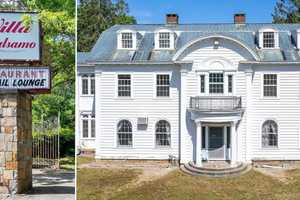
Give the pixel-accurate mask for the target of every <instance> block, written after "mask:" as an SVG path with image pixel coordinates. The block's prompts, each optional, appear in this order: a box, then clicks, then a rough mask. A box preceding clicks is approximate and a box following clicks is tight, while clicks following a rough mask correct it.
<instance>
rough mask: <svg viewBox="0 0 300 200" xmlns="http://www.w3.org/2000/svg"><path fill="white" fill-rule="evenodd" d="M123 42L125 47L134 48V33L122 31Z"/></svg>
mask: <svg viewBox="0 0 300 200" xmlns="http://www.w3.org/2000/svg"><path fill="white" fill-rule="evenodd" d="M121 42H122V48H123V49H132V48H133V36H132V33H127V32H126V33H125V32H124V33H121Z"/></svg>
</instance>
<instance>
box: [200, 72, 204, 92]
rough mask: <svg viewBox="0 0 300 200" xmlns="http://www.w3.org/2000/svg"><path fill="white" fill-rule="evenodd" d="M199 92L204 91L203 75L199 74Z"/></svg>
mask: <svg viewBox="0 0 300 200" xmlns="http://www.w3.org/2000/svg"><path fill="white" fill-rule="evenodd" d="M200 87H201V89H200V92H201V93H205V75H200Z"/></svg>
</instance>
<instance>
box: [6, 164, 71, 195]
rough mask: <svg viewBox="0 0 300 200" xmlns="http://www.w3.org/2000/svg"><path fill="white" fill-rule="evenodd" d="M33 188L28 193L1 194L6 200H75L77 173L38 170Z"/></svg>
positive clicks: (34, 171) (34, 172) (34, 173)
mask: <svg viewBox="0 0 300 200" xmlns="http://www.w3.org/2000/svg"><path fill="white" fill-rule="evenodd" d="M32 173H33V189H32V191H30V192H29V193H28V194H26V195H15V196H9V197H8V196H3V195H2V196H1V194H0V199H1V200H2V199H4V200H74V199H75V194H74V193H75V174H74V172H69V171H64V170H36V169H34V170H33V171H32Z"/></svg>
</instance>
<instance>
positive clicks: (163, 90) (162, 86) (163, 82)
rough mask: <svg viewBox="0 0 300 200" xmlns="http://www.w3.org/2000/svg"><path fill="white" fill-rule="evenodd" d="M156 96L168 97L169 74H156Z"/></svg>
mask: <svg viewBox="0 0 300 200" xmlns="http://www.w3.org/2000/svg"><path fill="white" fill-rule="evenodd" d="M156 96H158V97H168V96H170V80H169V75H168V74H166V75H162V74H158V75H157V76H156Z"/></svg>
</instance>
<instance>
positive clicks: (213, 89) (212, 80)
mask: <svg viewBox="0 0 300 200" xmlns="http://www.w3.org/2000/svg"><path fill="white" fill-rule="evenodd" d="M209 93H211V94H221V93H224V75H223V73H210V74H209Z"/></svg>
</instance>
